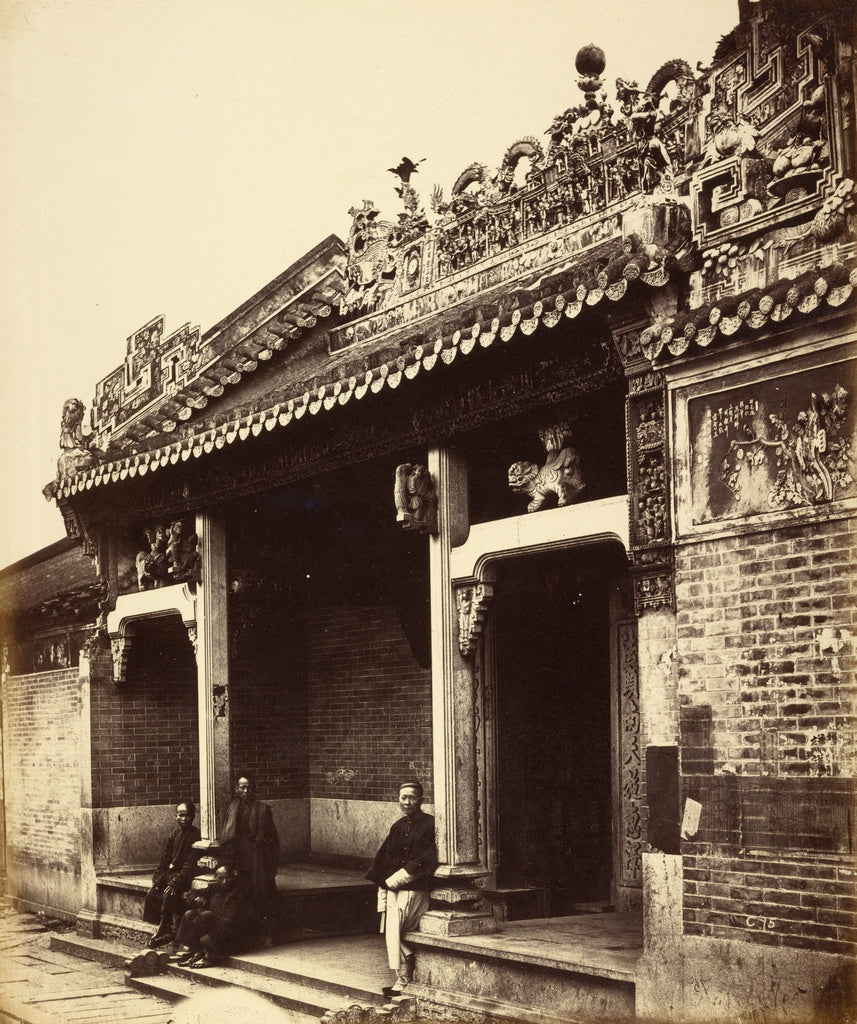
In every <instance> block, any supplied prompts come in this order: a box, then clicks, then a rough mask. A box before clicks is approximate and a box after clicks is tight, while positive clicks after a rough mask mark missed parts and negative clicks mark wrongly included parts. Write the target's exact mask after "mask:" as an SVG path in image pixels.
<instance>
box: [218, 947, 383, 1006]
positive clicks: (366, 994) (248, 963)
mask: <svg viewBox="0 0 857 1024" xmlns="http://www.w3.org/2000/svg"><path fill="white" fill-rule="evenodd" d="M223 966H224V967H231V968H235V969H236V970H240V971H242V972H245V973H247V974H254V975H257V976H258V977H264V978H269V979H271V980H272V981H284V982H288V983H290V984H297V985H305V986H307V987H310V988H319V989H323V990H324V991H326V992H330V993H331V994H332V995H336V996H340V997H341V998H343V999H358V1000H361V1001H364V1002H365V1001H367V1000H368V1001H370V1002H372V1003H373V1004H376V1003H377V1004H378V1005H380V1003H378V1001H379V1000H380V999H381V998H382V995H381V993H380V992H376V991H375V990H374V989H368V988H362V987H359V986H358V985H352V984H349V983H348V982H341V981H332V980H329V979H327V978H319V977H317V976H315V975H313V974H299V973H297V971H291V970H288V969H286V968H284V967H277V966H276V965H274V964H262V963H258V962H257V961H255V960H250V959H247V958H245V957H243V956H241V955H240V954H239V955H237V956H228V957H225V958H224V960H223Z"/></svg>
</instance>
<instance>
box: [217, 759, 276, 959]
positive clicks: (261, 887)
mask: <svg viewBox="0 0 857 1024" xmlns="http://www.w3.org/2000/svg"><path fill="white" fill-rule="evenodd" d="M279 853H280V840H279V837H278V835H277V828H276V825H275V824H274V815H273V813H272V812H271V808H270V807H269V806H268V805H267V804H265V803H262V801H261V800H257V799H256V785H255V781H254V779H253V777H252V776H251V775H248V774H247V773H246V772H244V773H242V774H241V775H239V776H238V782H237V784H236V786H235V799H234V800H233V801H232V803H231V804H230V805H229V809H228V811H227V812H226V824H225V825H224V827H223V833H222V835H221V837H220V853H219V856H220V860H221V862H222V863H223V864H225V865H226V866H227V867H229V868H230V869H231V870H233V871H234V872H235V874H236V876H237V879H238V885H239V886H240V888H241V889H242V890H243V892H244V894H245V895H246V896H247V897H248V898H249V900H250V903H251V904H252V906H253V908H254V910H255V912H256V915H257V919H258V923H259V929H260V932H261V937H262V939H263V940H268V939H270V937H271V931H272V921H271V916H272V912H273V910H274V907H275V906H276V897H277V882H276V879H277V860H278V857H279Z"/></svg>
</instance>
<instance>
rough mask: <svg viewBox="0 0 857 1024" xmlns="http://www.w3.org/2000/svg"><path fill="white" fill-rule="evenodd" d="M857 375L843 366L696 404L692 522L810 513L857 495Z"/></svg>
mask: <svg viewBox="0 0 857 1024" xmlns="http://www.w3.org/2000/svg"><path fill="white" fill-rule="evenodd" d="M854 369H855V368H854V363H853V362H849V363H839V364H834V365H832V366H828V367H820V368H817V369H815V370H813V371H811V372H809V373H807V374H804V375H800V376H797V377H794V378H793V377H778V378H774V379H772V380H767V381H761V382H759V383H757V384H748V385H744V386H742V387H738V388H734V389H731V390H730V391H727V392H718V394H716V395H707V396H704V397H699V398H695V399H691V400H690V401H689V403H688V416H689V422H690V437H691V463H692V516H693V522H694V523H705V522H711V521H715V520H720V519H733V518H736V517H740V516H747V515H754V514H759V513H764V512H776V511H782V510H785V509H796V508H811V507H814V506H818V505H823V504H827V503H830V502H832V501H836V500H839V499H841V498H847V497H851V496H853V495H854V494H855V493H857V487H855V480H854V461H853V460H854V452H855V441H857V438H855V433H857V427H855V422H854V414H853V411H852V402H851V397H852V396H851V392H852V391H853V385H852V383H851V382H852V381H853V380H854V379H855V376H854ZM846 384H847V385H848V386H846Z"/></svg>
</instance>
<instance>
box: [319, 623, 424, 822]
mask: <svg viewBox="0 0 857 1024" xmlns="http://www.w3.org/2000/svg"><path fill="white" fill-rule="evenodd" d="M307 685H308V694H309V707H308V712H309V778H310V795H311V796H313V797H329V798H336V797H339V798H343V799H351V800H383V801H389V800H391V799H394V798H395V795H396V791H397V787H398V785H399V782H400V781H401V779H402V776H403V775H416V776H418V777H419V778H420V780H421V781H422V783H423V785H424V786H425V798H426V801H427V802H431V800H432V798H433V797H432V792H431V765H432V753H431V750H432V746H431V745H432V736H431V677H430V670H428V669H424V668H420V666H419V665H418V663H417V661H416V659H415V658H414V655H413V652H412V650H411V647H410V644H409V643H408V640H407V638H406V636H405V633H404V631H403V630H402V626H401V624H400V621H399V616H398V614H397V612H396V610H395V608H393V607H389V606H384V607H346V606H341V607H328V608H324V609H319V610H318V611H316V612H313V613H311V614H310V615H309V616H308V619H307Z"/></svg>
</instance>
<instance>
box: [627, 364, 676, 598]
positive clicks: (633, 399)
mask: <svg viewBox="0 0 857 1024" xmlns="http://www.w3.org/2000/svg"><path fill="white" fill-rule="evenodd" d="M627 444H628V461H627V465H628V493H629V496H630V501H629V510H630V517H631V523H630V537H631V551H630V555H631V567H632V568H631V571H632V574H633V576H634V598H635V606H636V609H637V613H638V614H639V613H641V612H642V611H643V610H644V609H646V608H661V607H668V608H671V607H673V603H674V586H673V554H672V524H671V521H670V504H669V485H668V480H667V436H666V419H665V393H664V383H663V379H662V376H661V375H660V374H658V373H647V374H643V375H641V376H640V377H635V378H632V379H631V382H630V388H629V396H628V403H627Z"/></svg>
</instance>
